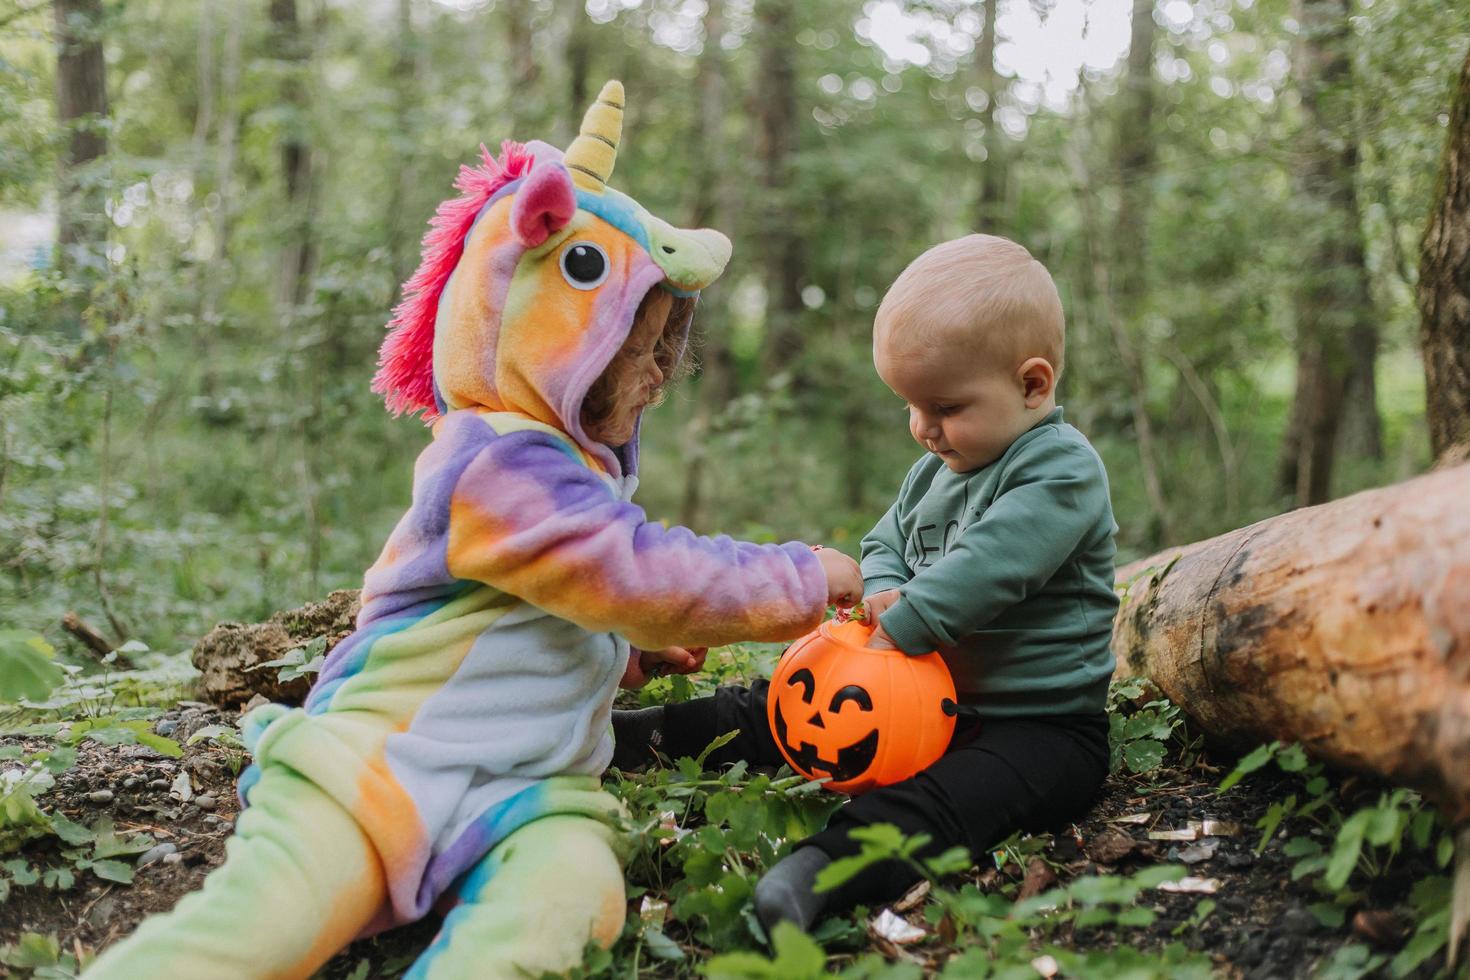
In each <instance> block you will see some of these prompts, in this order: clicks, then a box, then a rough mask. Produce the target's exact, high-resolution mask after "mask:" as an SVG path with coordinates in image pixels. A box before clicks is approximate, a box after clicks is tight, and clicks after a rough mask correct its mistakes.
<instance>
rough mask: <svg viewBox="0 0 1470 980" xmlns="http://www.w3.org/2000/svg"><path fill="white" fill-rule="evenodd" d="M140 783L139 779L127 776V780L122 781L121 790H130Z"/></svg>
mask: <svg viewBox="0 0 1470 980" xmlns="http://www.w3.org/2000/svg"><path fill="white" fill-rule="evenodd" d="M142 781H143V780H141V779H139V778H138V777H137V776H129V777H128V778H127V779H124V780H123V789H132V788H133V787H134V786H137V785H138V784H139V783H141V782H142Z"/></svg>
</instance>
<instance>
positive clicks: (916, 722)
mask: <svg viewBox="0 0 1470 980" xmlns="http://www.w3.org/2000/svg"><path fill="white" fill-rule="evenodd" d="M871 635H872V627H871V626H868V625H866V624H865V623H862V622H858V621H852V622H847V623H823V624H822V625H821V626H820V627H819V628H818V629H816V630H815V631H814V632H812V633H809V634H807V635H806V636H804V637H802V638H801V639H800V640H797V641H796V642H795V643H793V644H792V645H791V646H790V647H789V648H788V649H787V651H786V653H785V654H784V655H782V657H781V662H780V663H779V664H777V665H776V670H775V672H774V673H773V674H772V675H771V687H770V691H769V693H768V694H767V696H766V715H767V720H768V721H769V722H770V725H771V734H772V736H773V737H774V738H775V739H776V745H777V747H778V748H780V750H781V754H782V755H784V756H785V757H786V761H787V762H789V763H790V764H791V768H793V769H795V770H796V771H797V772H799V773H801V774H802V775H804V776H806V777H807V778H809V779H823V778H825V779H826V780H827V783H826V786H827V788H828V789H831V790H835V791H838V792H842V793H862V792H866V791H867V790H870V789H872V788H874V787H875V786H887V785H889V784H891V783H895V782H898V781H899V780H901V779H907V778H908V777H910V776H912V775H913V774H914V773H916V772H918V771H919V770H920V769H923V768H924V767H925V766H928V765H929V764H930V763H932V762H934V760H936V759H938V758H939V756H940V755H942V754H943V752H944V749H945V747H946V746H947V745H948V744H949V740H950V736H952V735H953V734H954V717H953V716H952V715H951V714H949V713H947V712H946V709H945V703H946V702H947V701H952V700H953V699H954V696H955V693H954V682H953V680H951V679H950V676H949V669H948V668H947V667H946V666H945V665H944V661H943V660H942V659H940V657H939V655H938V654H937V653H930V654H925V655H924V656H922V657H910V656H908V655H907V654H904V653H900V652H899V651H897V650H875V649H872V648H870V647H868V646H867V645H866V644H867V642H868V638H869V637H870V636H871Z"/></svg>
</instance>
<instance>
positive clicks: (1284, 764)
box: [1276, 744, 1307, 772]
mask: <svg viewBox="0 0 1470 980" xmlns="http://www.w3.org/2000/svg"><path fill="white" fill-rule="evenodd" d="M1276 765H1278V766H1280V767H1281V771H1282V772H1301V771H1302V770H1303V769H1305V768H1307V753H1306V751H1305V750H1304V749H1303V748H1302V747H1301V746H1300V745H1295V744H1293V745H1288V746H1287V747H1286V748H1284V749H1282V750H1281V751H1280V752H1278V753H1276Z"/></svg>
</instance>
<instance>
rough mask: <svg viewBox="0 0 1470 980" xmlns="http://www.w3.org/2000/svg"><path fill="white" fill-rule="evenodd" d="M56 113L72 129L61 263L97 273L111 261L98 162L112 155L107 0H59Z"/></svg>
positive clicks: (63, 181) (63, 166) (61, 176)
mask: <svg viewBox="0 0 1470 980" xmlns="http://www.w3.org/2000/svg"><path fill="white" fill-rule="evenodd" d="M52 12H53V14H54V16H55V31H56V116H57V121H58V122H59V123H60V124H61V128H62V129H63V131H65V133H66V137H67V140H66V145H65V147H64V148H63V150H62V152H61V161H60V172H59V173H58V175H57V176H58V185H59V190H60V194H59V196H60V206H59V209H58V211H59V214H58V227H57V235H56V244H57V257H56V262H57V267H58V268H59V269H60V270H61V271H62V272H63V273H65V274H70V273H73V272H76V271H78V270H83V271H85V270H91V271H96V270H98V269H100V268H101V267H102V265H103V263H104V261H105V257H104V256H103V254H102V253H103V250H104V249H105V247H106V242H107V214H106V201H107V182H106V181H105V179H104V178H103V175H102V174H101V173H99V172H98V168H97V166H96V165H95V161H98V160H101V159H102V158H103V157H104V156H105V155H106V153H107V129H106V125H107V72H106V65H105V64H104V63H103V60H102V0H55V2H54V3H53V5H52Z"/></svg>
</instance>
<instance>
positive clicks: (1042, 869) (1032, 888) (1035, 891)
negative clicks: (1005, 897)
mask: <svg viewBox="0 0 1470 980" xmlns="http://www.w3.org/2000/svg"><path fill="white" fill-rule="evenodd" d="M1056 883H1057V875H1056V872H1055V871H1053V870H1052V869H1051V865H1049V864H1047V863H1046V862H1045V861H1043V860H1042V859H1041V858H1039V857H1033V858H1032V859H1031V860H1030V862H1029V863H1028V864H1027V865H1026V877H1025V878H1024V879H1023V880H1022V881H1021V890H1020V891H1018V892H1017V893H1016V901H1018V902H1019V901H1023V900H1025V899H1028V898H1034V897H1035V896H1037V895H1040V894H1041V893H1042V892H1044V891H1046V890H1047V889H1048V888H1050V887H1051V886H1052V885H1055V884H1056Z"/></svg>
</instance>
